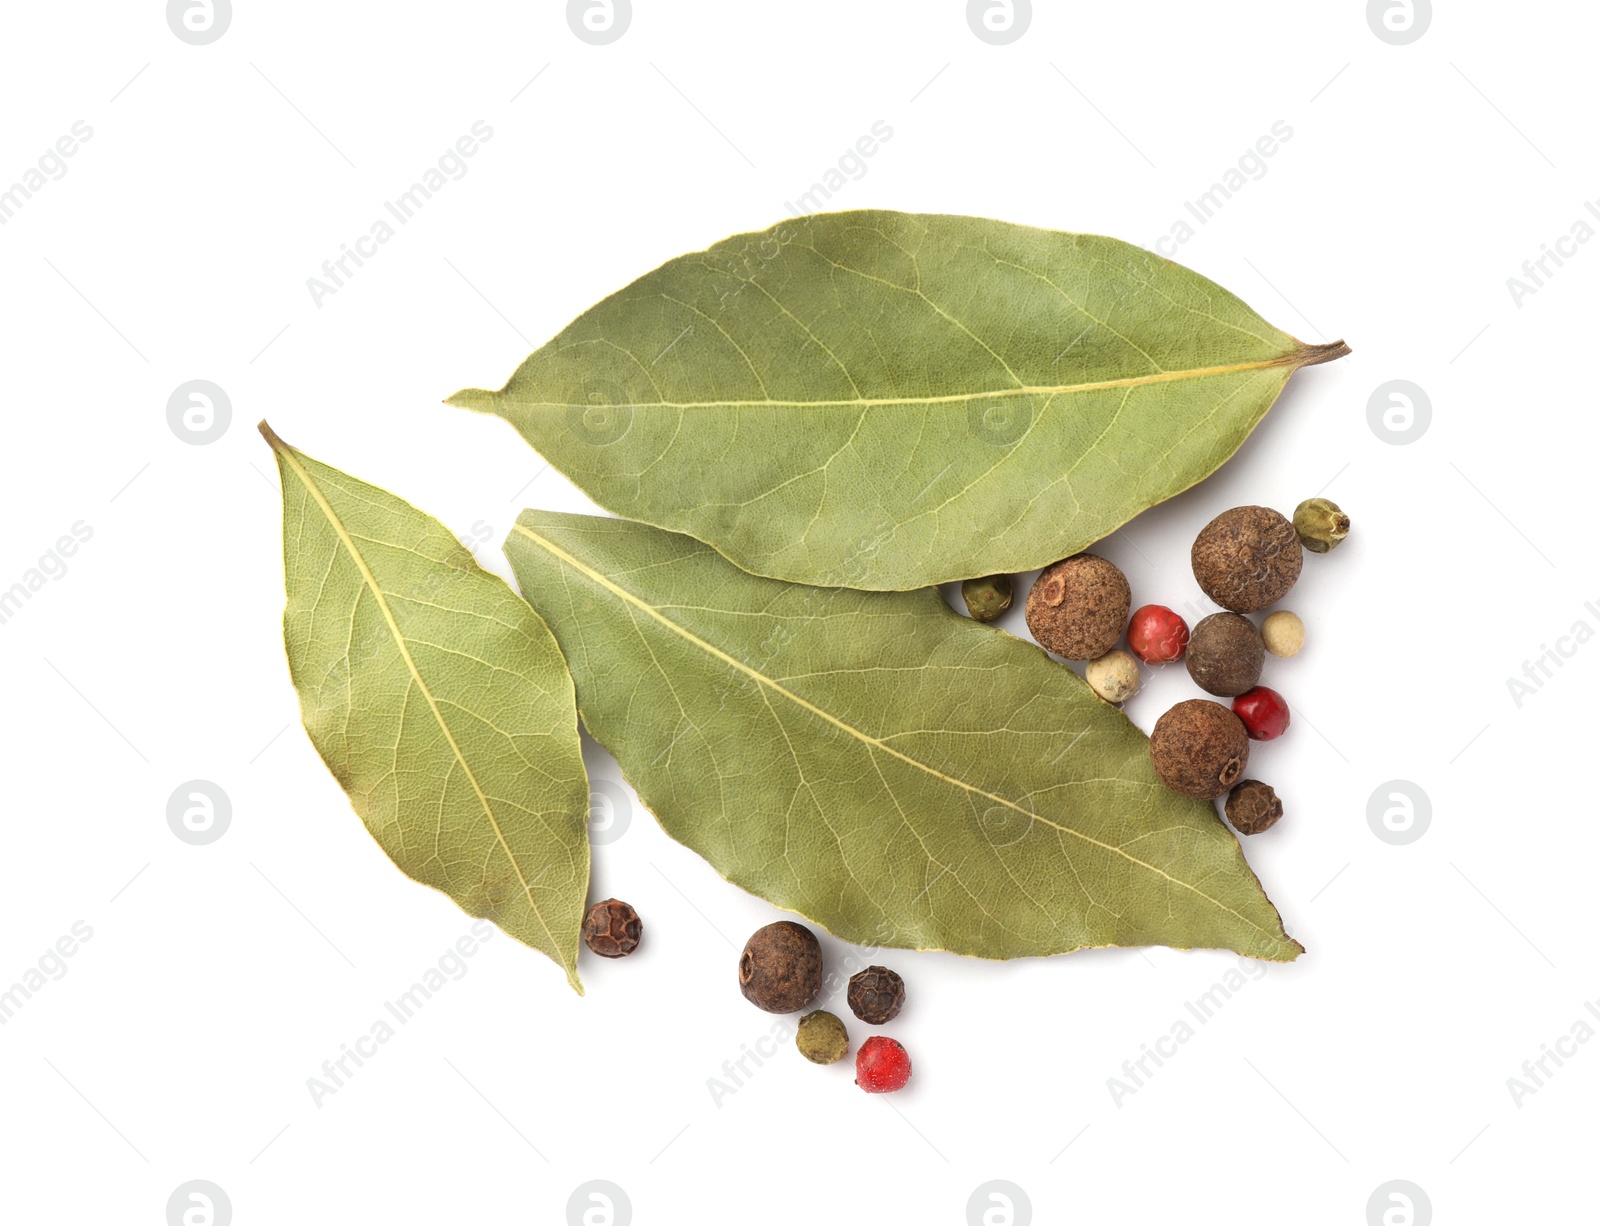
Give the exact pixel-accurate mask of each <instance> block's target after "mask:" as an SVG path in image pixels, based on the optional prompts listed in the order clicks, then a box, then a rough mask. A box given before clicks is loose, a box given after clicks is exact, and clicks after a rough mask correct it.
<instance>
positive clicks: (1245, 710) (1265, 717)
mask: <svg viewBox="0 0 1600 1226" xmlns="http://www.w3.org/2000/svg"><path fill="white" fill-rule="evenodd" d="M1233 713H1234V714H1235V715H1237V716H1238V717H1239V718H1240V719H1242V720H1243V721H1244V729H1245V731H1246V732H1248V733H1249V734H1250V739H1251V740H1252V741H1275V740H1277V739H1278V738H1279V737H1280V736H1282V735H1283V734H1284V733H1285V732H1287V731H1288V730H1289V704H1288V702H1287V701H1286V700H1285V699H1284V697H1283V695H1282V694H1280V693H1278V691H1277V690H1274V689H1270V688H1268V687H1267V686H1264V685H1258V686H1254V687H1252V688H1251V689H1248V690H1246V691H1245V692H1244V693H1243V694H1240V695H1239V697H1237V698H1235V699H1234V700H1233Z"/></svg>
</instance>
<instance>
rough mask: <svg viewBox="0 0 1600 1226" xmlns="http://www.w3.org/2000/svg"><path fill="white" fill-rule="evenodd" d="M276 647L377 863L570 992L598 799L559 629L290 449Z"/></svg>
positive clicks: (462, 552)
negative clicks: (547, 971) (423, 888)
mask: <svg viewBox="0 0 1600 1226" xmlns="http://www.w3.org/2000/svg"><path fill="white" fill-rule="evenodd" d="M261 432H262V434H263V435H264V436H265V437H266V439H267V441H268V443H270V444H271V445H272V449H273V452H274V453H275V455H276V456H277V460H278V471H279V474H280V476H281V477H282V482H283V543H284V571H285V576H286V586H287V589H288V601H287V604H286V606H285V608H284V616H283V627H284V645H285V647H286V649H287V653H288V657H289V671H290V674H291V676H292V677H293V679H294V684H295V688H296V689H297V690H298V691H299V694H300V712H301V718H302V720H303V722H304V723H305V727H306V732H307V733H308V734H309V735H310V737H311V741H312V744H313V745H315V746H316V749H317V752H318V753H319V754H321V755H322V760H323V761H324V762H325V763H327V766H328V769H329V770H330V771H332V772H333V775H334V777H335V778H336V779H338V781H339V783H340V785H341V786H342V787H343V788H344V790H345V791H346V792H347V793H348V794H349V796H350V803H351V804H352V805H353V806H354V808H355V810H356V812H357V813H358V814H360V816H361V820H362V821H363V822H365V823H366V826H367V829H368V830H369V831H370V832H371V833H372V836H373V838H375V839H376V840H377V841H378V843H379V845H380V846H382V847H383V849H384V851H386V852H388V854H389V857H390V859H392V860H393V861H394V862H395V864H396V865H398V866H399V868H400V869H401V870H402V871H403V872H405V873H406V875H407V876H410V877H412V878H414V879H416V880H417V881H420V882H423V883H424V884H425V885H430V886H433V887H434V888H435V889H438V890H441V891H443V892H444V893H446V894H448V895H449V896H450V897H451V898H452V899H454V900H455V901H456V903H458V904H459V905H460V906H461V908H462V909H463V910H464V911H466V912H467V913H468V914H470V915H480V916H485V917H487V918H489V919H491V920H493V921H494V922H495V923H496V924H498V925H499V926H500V927H501V928H503V929H504V930H505V931H506V932H508V933H510V934H511V935H512V936H514V937H516V938H517V939H518V940H520V941H522V942H524V943H525V944H527V945H530V946H532V947H533V948H534V949H537V950H538V951H539V952H541V953H543V954H546V955H548V956H549V957H550V958H552V959H553V960H554V961H555V962H556V964H557V965H559V966H560V967H561V968H562V969H563V970H564V971H565V973H566V976H567V982H568V983H569V984H571V986H572V987H573V988H574V989H576V990H577V991H578V992H580V993H581V992H582V991H583V988H582V986H581V985H580V983H579V982H578V974H577V960H578V939H579V930H580V927H581V925H582V922H583V911H584V897H585V894H586V892H587V889H588V883H589V842H588V814H589V788H588V783H587V776H586V775H585V772H584V767H583V758H582V755H581V753H580V750H579V743H578V725H577V713H576V705H575V699H574V695H573V688H572V678H571V676H570V675H569V674H568V672H567V669H566V665H565V664H564V663H563V661H562V658H561V652H560V649H559V648H558V646H557V645H556V641H555V639H554V638H553V637H552V636H551V633H550V630H549V628H548V627H546V626H545V624H544V623H543V622H542V621H540V620H539V617H538V616H537V615H536V614H535V613H534V612H533V610H532V609H530V608H529V607H528V605H527V604H526V603H525V602H524V601H522V600H520V599H519V598H518V597H517V595H516V594H515V593H514V592H512V591H511V589H510V588H509V587H507V586H506V584H505V583H504V582H503V581H501V580H500V579H499V578H497V577H496V576H494V575H491V574H489V573H488V572H487V571H485V570H483V569H481V568H480V567H479V566H478V564H477V563H476V562H475V561H474V560H473V557H472V555H471V553H470V552H468V551H467V550H466V549H465V548H464V547H463V546H462V545H461V543H460V542H459V541H458V540H457V539H456V538H455V536H454V535H453V534H452V533H451V532H450V531H449V529H447V528H446V527H445V526H444V525H443V524H441V523H439V522H438V521H437V520H435V519H433V518H431V517H430V516H427V515H425V514H423V513H422V512H421V511H419V510H417V509H416V508H415V507H413V506H411V505H410V504H409V503H407V502H404V501H403V500H401V499H399V498H397V497H395V496H394V495H393V494H390V493H387V492H386V491H384V490H381V489H378V488H377V487H376V486H371V485H367V484H365V483H364V482H361V481H357V480H356V479H354V478H353V477H350V476H347V475H346V474H344V473H342V472H339V471H338V470H337V469H333V468H329V467H328V466H327V465H325V464H320V463H318V462H317V461H316V460H313V459H311V458H310V457H309V456H306V455H304V454H302V453H301V452H299V451H296V450H295V449H294V448H292V447H290V446H288V445H287V444H286V443H284V442H283V440H282V439H280V438H278V437H277V435H275V434H274V433H273V432H272V430H271V428H270V427H268V426H267V424H266V423H265V422H263V423H262V424H261Z"/></svg>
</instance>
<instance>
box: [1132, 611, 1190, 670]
mask: <svg viewBox="0 0 1600 1226" xmlns="http://www.w3.org/2000/svg"><path fill="white" fill-rule="evenodd" d="M1188 646H1189V624H1188V623H1187V622H1186V621H1184V620H1183V618H1181V617H1179V616H1178V615H1177V614H1176V613H1174V612H1173V611H1172V610H1171V609H1169V608H1167V606H1166V605H1164V604H1147V605H1140V606H1139V607H1138V608H1137V609H1135V610H1134V611H1133V616H1132V617H1131V618H1129V619H1128V650H1129V651H1131V652H1133V654H1134V655H1136V656H1138V657H1139V658H1140V659H1141V660H1143V661H1144V662H1145V663H1146V664H1171V663H1172V662H1173V661H1174V660H1181V659H1183V653H1184V650H1185V649H1186V648H1187V647H1188Z"/></svg>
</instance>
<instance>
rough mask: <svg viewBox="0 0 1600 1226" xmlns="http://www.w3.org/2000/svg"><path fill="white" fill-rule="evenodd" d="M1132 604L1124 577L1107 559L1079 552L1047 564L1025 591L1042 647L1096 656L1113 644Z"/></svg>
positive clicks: (1071, 656) (1084, 656)
mask: <svg viewBox="0 0 1600 1226" xmlns="http://www.w3.org/2000/svg"><path fill="white" fill-rule="evenodd" d="M1132 603H1133V596H1132V593H1131V592H1130V591H1129V589H1128V580H1127V579H1126V578H1125V577H1124V576H1123V574H1122V572H1121V571H1120V570H1118V569H1117V568H1116V566H1114V565H1113V564H1112V563H1110V562H1107V561H1106V560H1105V559H1104V558H1102V557H1098V556H1096V555H1095V554H1092V553H1080V554H1077V555H1075V556H1074V557H1070V558H1068V559H1066V560H1065V561H1063V562H1057V563H1056V564H1055V565H1054V566H1048V567H1046V568H1045V569H1044V570H1043V571H1042V572H1041V573H1040V575H1039V577H1038V578H1037V579H1035V580H1034V582H1033V587H1032V588H1031V589H1030V590H1029V592H1028V606H1027V614H1026V616H1027V620H1028V629H1029V631H1031V632H1032V634H1033V637H1034V638H1035V639H1037V640H1038V641H1039V646H1041V647H1043V648H1044V649H1045V650H1046V651H1053V652H1055V654H1056V655H1058V656H1062V657H1063V658H1065V659H1068V660H1095V659H1098V658H1099V657H1101V656H1103V655H1105V654H1106V652H1108V651H1110V650H1111V649H1112V648H1113V647H1115V646H1116V645H1117V640H1118V639H1119V638H1121V637H1122V627H1123V626H1124V625H1126V624H1127V621H1128V607H1129V605H1131V604H1132Z"/></svg>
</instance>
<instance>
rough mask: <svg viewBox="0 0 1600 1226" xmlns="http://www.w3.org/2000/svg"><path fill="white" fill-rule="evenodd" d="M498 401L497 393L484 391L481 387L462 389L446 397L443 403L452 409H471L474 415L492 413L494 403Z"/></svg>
mask: <svg viewBox="0 0 1600 1226" xmlns="http://www.w3.org/2000/svg"><path fill="white" fill-rule="evenodd" d="M499 399H500V393H499V392H488V391H484V389H483V388H481V387H464V388H462V389H461V390H460V391H459V392H457V393H456V394H455V395H453V396H446V397H445V401H444V402H445V403H446V404H447V405H449V406H450V407H451V408H453V409H471V410H472V411H473V412H475V413H492V412H494V402H495V401H497V400H499Z"/></svg>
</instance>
